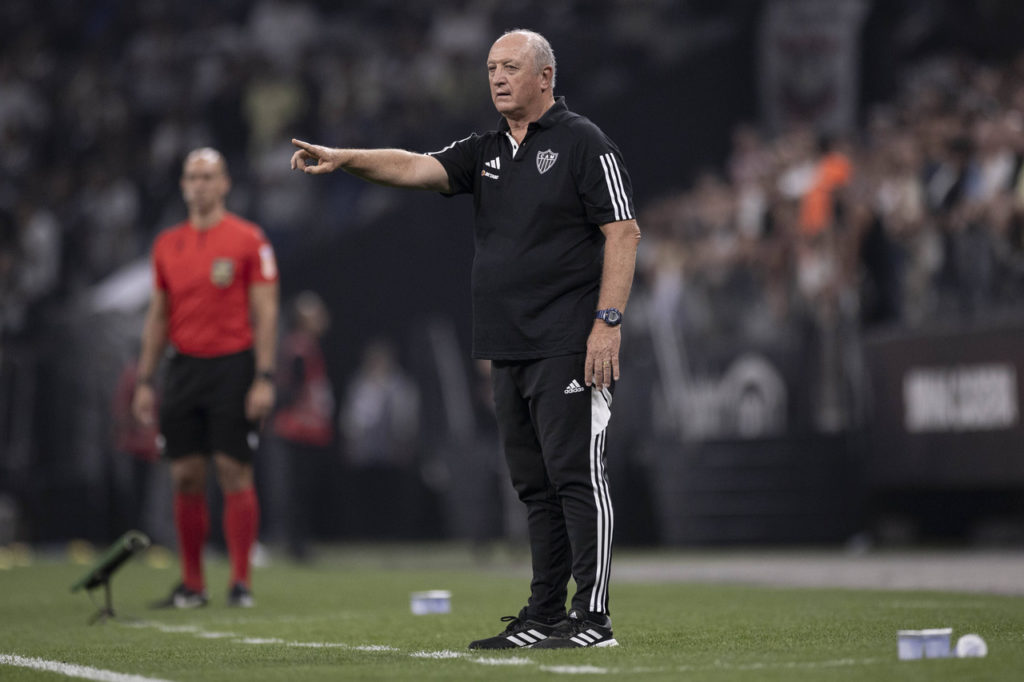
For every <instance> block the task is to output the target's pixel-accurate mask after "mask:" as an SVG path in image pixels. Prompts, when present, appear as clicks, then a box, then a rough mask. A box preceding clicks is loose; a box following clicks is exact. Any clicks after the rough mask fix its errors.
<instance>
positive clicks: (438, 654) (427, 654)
mask: <svg viewBox="0 0 1024 682" xmlns="http://www.w3.org/2000/svg"><path fill="white" fill-rule="evenodd" d="M409 655H410V656H411V657H413V658H433V659H442V658H463V657H465V656H466V654H464V653H462V652H461V651H452V650H451V649H445V650H444V651H414V652H413V653H411V654H409Z"/></svg>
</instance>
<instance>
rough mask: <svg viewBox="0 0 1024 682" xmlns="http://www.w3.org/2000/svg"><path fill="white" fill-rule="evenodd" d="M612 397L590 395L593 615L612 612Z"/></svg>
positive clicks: (593, 392) (595, 392)
mask: <svg viewBox="0 0 1024 682" xmlns="http://www.w3.org/2000/svg"><path fill="white" fill-rule="evenodd" d="M611 404H612V394H611V392H610V391H609V390H608V389H607V388H602V389H598V388H597V387H596V386H594V387H593V388H592V389H591V392H590V484H591V487H592V488H593V489H594V508H595V512H596V514H597V558H596V562H595V566H594V589H593V590H592V591H591V593H590V604H589V606H588V607H587V609H588V610H590V611H596V612H598V613H607V612H608V579H609V577H610V575H611V562H612V534H613V530H614V527H615V514H614V513H613V512H612V498H611V493H610V491H609V489H608V474H607V472H606V471H605V458H604V447H605V438H606V433H607V429H608V422H609V421H610V420H611V416H612V411H611Z"/></svg>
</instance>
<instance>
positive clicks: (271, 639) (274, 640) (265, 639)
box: [238, 637, 285, 644]
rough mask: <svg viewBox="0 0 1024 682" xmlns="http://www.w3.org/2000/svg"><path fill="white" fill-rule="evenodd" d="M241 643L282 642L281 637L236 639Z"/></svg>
mask: <svg viewBox="0 0 1024 682" xmlns="http://www.w3.org/2000/svg"><path fill="white" fill-rule="evenodd" d="M238 641H239V642H241V643H242V644H284V643H285V641H284V640H283V639H278V638H277V637H243V638H242V639H240V640H238Z"/></svg>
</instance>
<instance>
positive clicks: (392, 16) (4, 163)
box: [0, 0, 672, 335]
mask: <svg viewBox="0 0 1024 682" xmlns="http://www.w3.org/2000/svg"><path fill="white" fill-rule="evenodd" d="M670 10H671V8H670V7H666V6H662V5H653V6H652V8H651V9H650V10H645V9H640V10H637V11H633V10H630V11H628V12H627V11H626V8H623V7H619V6H618V5H617V4H616V3H613V2H607V3H604V2H601V3H584V2H582V1H580V0H574V1H573V2H565V3H544V2H538V1H533V0H530V1H527V2H524V3H520V4H519V5H518V6H517V7H515V8H509V7H507V6H505V5H502V4H499V3H496V2H493V1H492V0H440V1H438V2H432V3H407V2H397V1H395V0H366V1H364V2H359V3H346V4H345V5H344V6H339V5H337V4H336V3H331V2H328V1H326V0H308V1H300V0H296V1H292V0H259V1H258V2H248V1H246V0H225V1H224V2H215V3H198V2H174V1H172V0H147V1H145V2H138V3H135V2H119V1H118V0H106V1H103V2H90V3H74V2H49V1H47V2H32V1H31V0H10V1H8V2H4V3H2V5H0V25H2V26H3V27H4V36H5V38H4V41H3V42H2V44H0V330H5V331H6V333H7V334H8V335H9V334H11V333H15V332H18V331H19V330H21V329H22V328H23V327H24V326H25V324H26V316H28V315H29V314H30V312H31V310H32V308H33V306H34V305H35V304H37V303H39V302H41V301H44V300H46V299H48V298H52V297H58V298H60V299H68V298H69V297H71V296H73V295H74V294H75V293H77V292H79V291H81V290H83V289H84V288H87V287H89V286H91V285H93V284H95V283H96V282H98V281H100V280H101V279H102V278H103V277H105V276H107V275H109V274H110V273H111V272H113V271H115V270H116V269H117V268H118V267H119V266H122V265H124V264H125V263H127V262H129V261H131V260H132V259H135V258H138V257H139V256H140V255H143V254H145V253H146V251H147V249H148V248H149V245H150V244H151V242H152V239H153V237H154V236H155V234H156V233H157V232H158V231H159V230H160V229H161V228H163V227H166V226H168V225H170V224H173V223H174V222H175V221H177V220H178V219H180V218H182V217H183V209H182V206H181V201H180V196H179V191H178V186H177V181H178V176H179V174H180V164H181V160H182V158H183V156H184V154H185V153H186V152H187V151H188V150H190V149H193V148H195V147H197V146H202V145H211V146H215V147H217V148H219V149H220V150H222V151H223V153H224V154H225V156H226V158H227V160H228V166H229V169H230V171H231V173H232V177H233V181H234V189H233V191H232V194H231V197H230V200H229V202H230V203H229V207H230V208H232V209H233V210H236V211H238V212H240V213H243V214H245V215H246V216H247V217H250V218H252V219H253V220H255V221H257V222H258V223H259V224H261V225H262V226H263V227H264V228H265V229H266V231H267V232H268V233H269V236H270V237H271V238H272V240H274V242H275V246H276V247H277V248H278V250H279V255H280V256H282V257H283V258H285V259H286V258H287V257H288V255H289V254H290V253H291V250H292V247H293V246H295V241H296V239H295V238H294V237H293V235H294V233H295V232H296V231H297V230H298V229H300V228H301V230H302V232H303V239H306V240H308V239H309V238H310V236H311V235H312V236H313V237H316V235H317V234H318V233H323V232H327V231H334V232H337V231H339V230H344V229H346V228H348V229H351V227H352V226H353V225H359V224H360V221H361V220H362V219H363V218H365V217H366V216H372V215H373V214H374V212H375V211H379V210H381V206H380V203H381V202H384V203H386V202H387V201H394V200H393V199H388V198H383V199H382V198H381V197H380V195H375V194H373V192H372V190H368V189H367V188H365V187H362V186H361V185H360V183H346V182H344V181H343V180H340V179H337V178H329V179H325V180H324V182H322V183H318V184H314V183H310V182H303V181H302V179H301V178H298V177H295V175H294V174H291V173H290V172H289V168H288V162H287V159H288V157H289V156H290V149H291V146H290V138H291V137H292V136H293V135H300V134H301V135H304V136H306V137H308V138H309V139H314V140H318V141H324V142H325V143H328V144H337V145H341V144H345V145H348V146H399V147H408V148H413V149H423V148H424V146H425V145H429V144H431V141H437V142H438V143H440V144H444V143H447V141H450V140H451V139H455V138H454V137H452V136H454V135H457V136H458V137H461V136H463V135H464V134H465V131H466V130H467V129H477V128H479V127H480V125H481V121H486V122H490V121H492V120H494V118H495V114H494V111H493V108H492V107H491V106H490V102H489V99H488V97H487V91H486V81H485V79H484V70H483V67H482V55H483V54H485V53H486V50H487V48H488V46H489V44H490V41H492V40H493V38H494V36H495V35H496V33H497V32H500V31H502V30H506V29H508V28H511V27H513V26H517V25H518V24H519V23H521V20H522V18H524V17H531V18H532V19H533V20H534V21H535V25H545V26H555V27H562V28H558V29H554V32H555V33H560V32H563V31H564V32H565V33H566V35H567V36H570V37H571V36H572V35H574V32H573V31H572V30H571V26H572V25H576V24H577V20H581V19H586V20H587V22H589V25H590V26H592V27H593V28H595V29H598V30H599V31H602V32H606V27H607V26H617V27H618V29H617V32H616V33H617V35H618V38H617V42H618V44H619V45H620V46H621V47H622V49H623V51H624V52H623V53H624V54H625V53H626V52H629V51H630V50H631V49H632V48H631V46H636V45H641V46H642V50H646V51H658V52H659V53H661V52H664V46H665V45H666V44H667V38H668V37H669V36H668V34H667V31H668V30H669V29H670V28H671V26H672V24H671V23H670V22H666V21H664V20H662V19H661V17H662V16H663V15H665V14H670V13H671V12H670ZM626 14H629V15H630V20H629V21H622V20H621V18H622V17H623V16H625V15H626ZM659 26H660V27H663V29H664V30H663V32H664V33H665V35H664V36H663V38H664V39H662V40H655V38H656V37H657V35H658V27H659ZM554 37H555V36H553V38H554ZM569 40H570V38H566V39H564V40H562V42H561V43H560V48H561V49H564V50H566V51H567V53H568V52H569V51H570V50H571V49H572V48H571V47H570V45H569V44H568V41H569ZM617 66H622V65H617ZM582 77H586V78H590V79H592V80H593V82H594V84H596V83H597V82H598V81H600V82H604V83H612V82H618V81H615V80H613V79H610V78H608V65H603V66H600V67H597V68H594V69H592V70H591V72H590V75H589V76H585V75H582V74H581V78H582ZM599 89H600V88H599V87H596V86H595V87H587V88H586V90H590V91H597V90H599ZM425 112H430V114H429V115H425ZM426 132H429V135H426V134H425V133H426ZM441 141H444V142H443V143H442V142H441ZM423 150H424V151H426V150H425V149H423Z"/></svg>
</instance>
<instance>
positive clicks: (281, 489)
mask: <svg viewBox="0 0 1024 682" xmlns="http://www.w3.org/2000/svg"><path fill="white" fill-rule="evenodd" d="M329 325H330V314H329V313H328V312H327V308H326V307H325V306H324V302H323V300H321V298H320V297H319V296H317V295H316V294H315V293H313V292H312V291H303V292H302V293H300V294H299V295H298V296H296V297H295V299H294V300H293V301H292V305H291V321H290V326H291V329H290V331H289V333H288V334H287V335H286V336H285V337H284V339H283V341H282V342H281V347H280V352H279V354H278V361H277V376H278V379H277V408H276V411H275V413H274V416H273V420H272V425H271V429H270V434H269V437H268V438H267V441H268V443H267V445H268V448H267V452H268V455H269V456H268V460H270V461H268V465H271V464H272V466H274V470H275V473H274V475H273V477H272V478H270V479H267V482H268V486H269V488H270V489H269V490H268V493H269V495H268V496H269V497H271V498H272V499H273V500H274V501H275V502H276V504H274V505H273V506H272V511H273V512H276V513H275V518H273V520H272V521H271V523H272V524H273V526H274V527H276V528H277V533H276V535H277V537H276V538H275V539H276V540H278V541H283V542H284V544H285V545H286V546H287V548H288V552H289V554H290V555H291V556H292V557H293V558H295V559H298V560H307V559H308V558H309V541H310V538H311V536H312V534H313V530H314V526H315V521H316V519H317V518H318V513H317V508H316V505H317V504H318V503H321V502H322V501H323V499H324V497H325V495H323V494H318V491H320V490H321V489H322V488H323V483H324V482H325V481H327V480H328V478H329V475H328V474H327V472H328V464H329V463H330V461H331V460H332V459H333V458H332V455H333V452H334V450H333V449H332V448H331V445H333V444H334V389H333V387H332V386H331V380H330V377H329V376H328V375H327V365H326V363H325V362H324V355H323V350H322V348H321V339H322V338H323V335H324V334H325V333H326V332H327V328H328V326H329Z"/></svg>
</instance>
